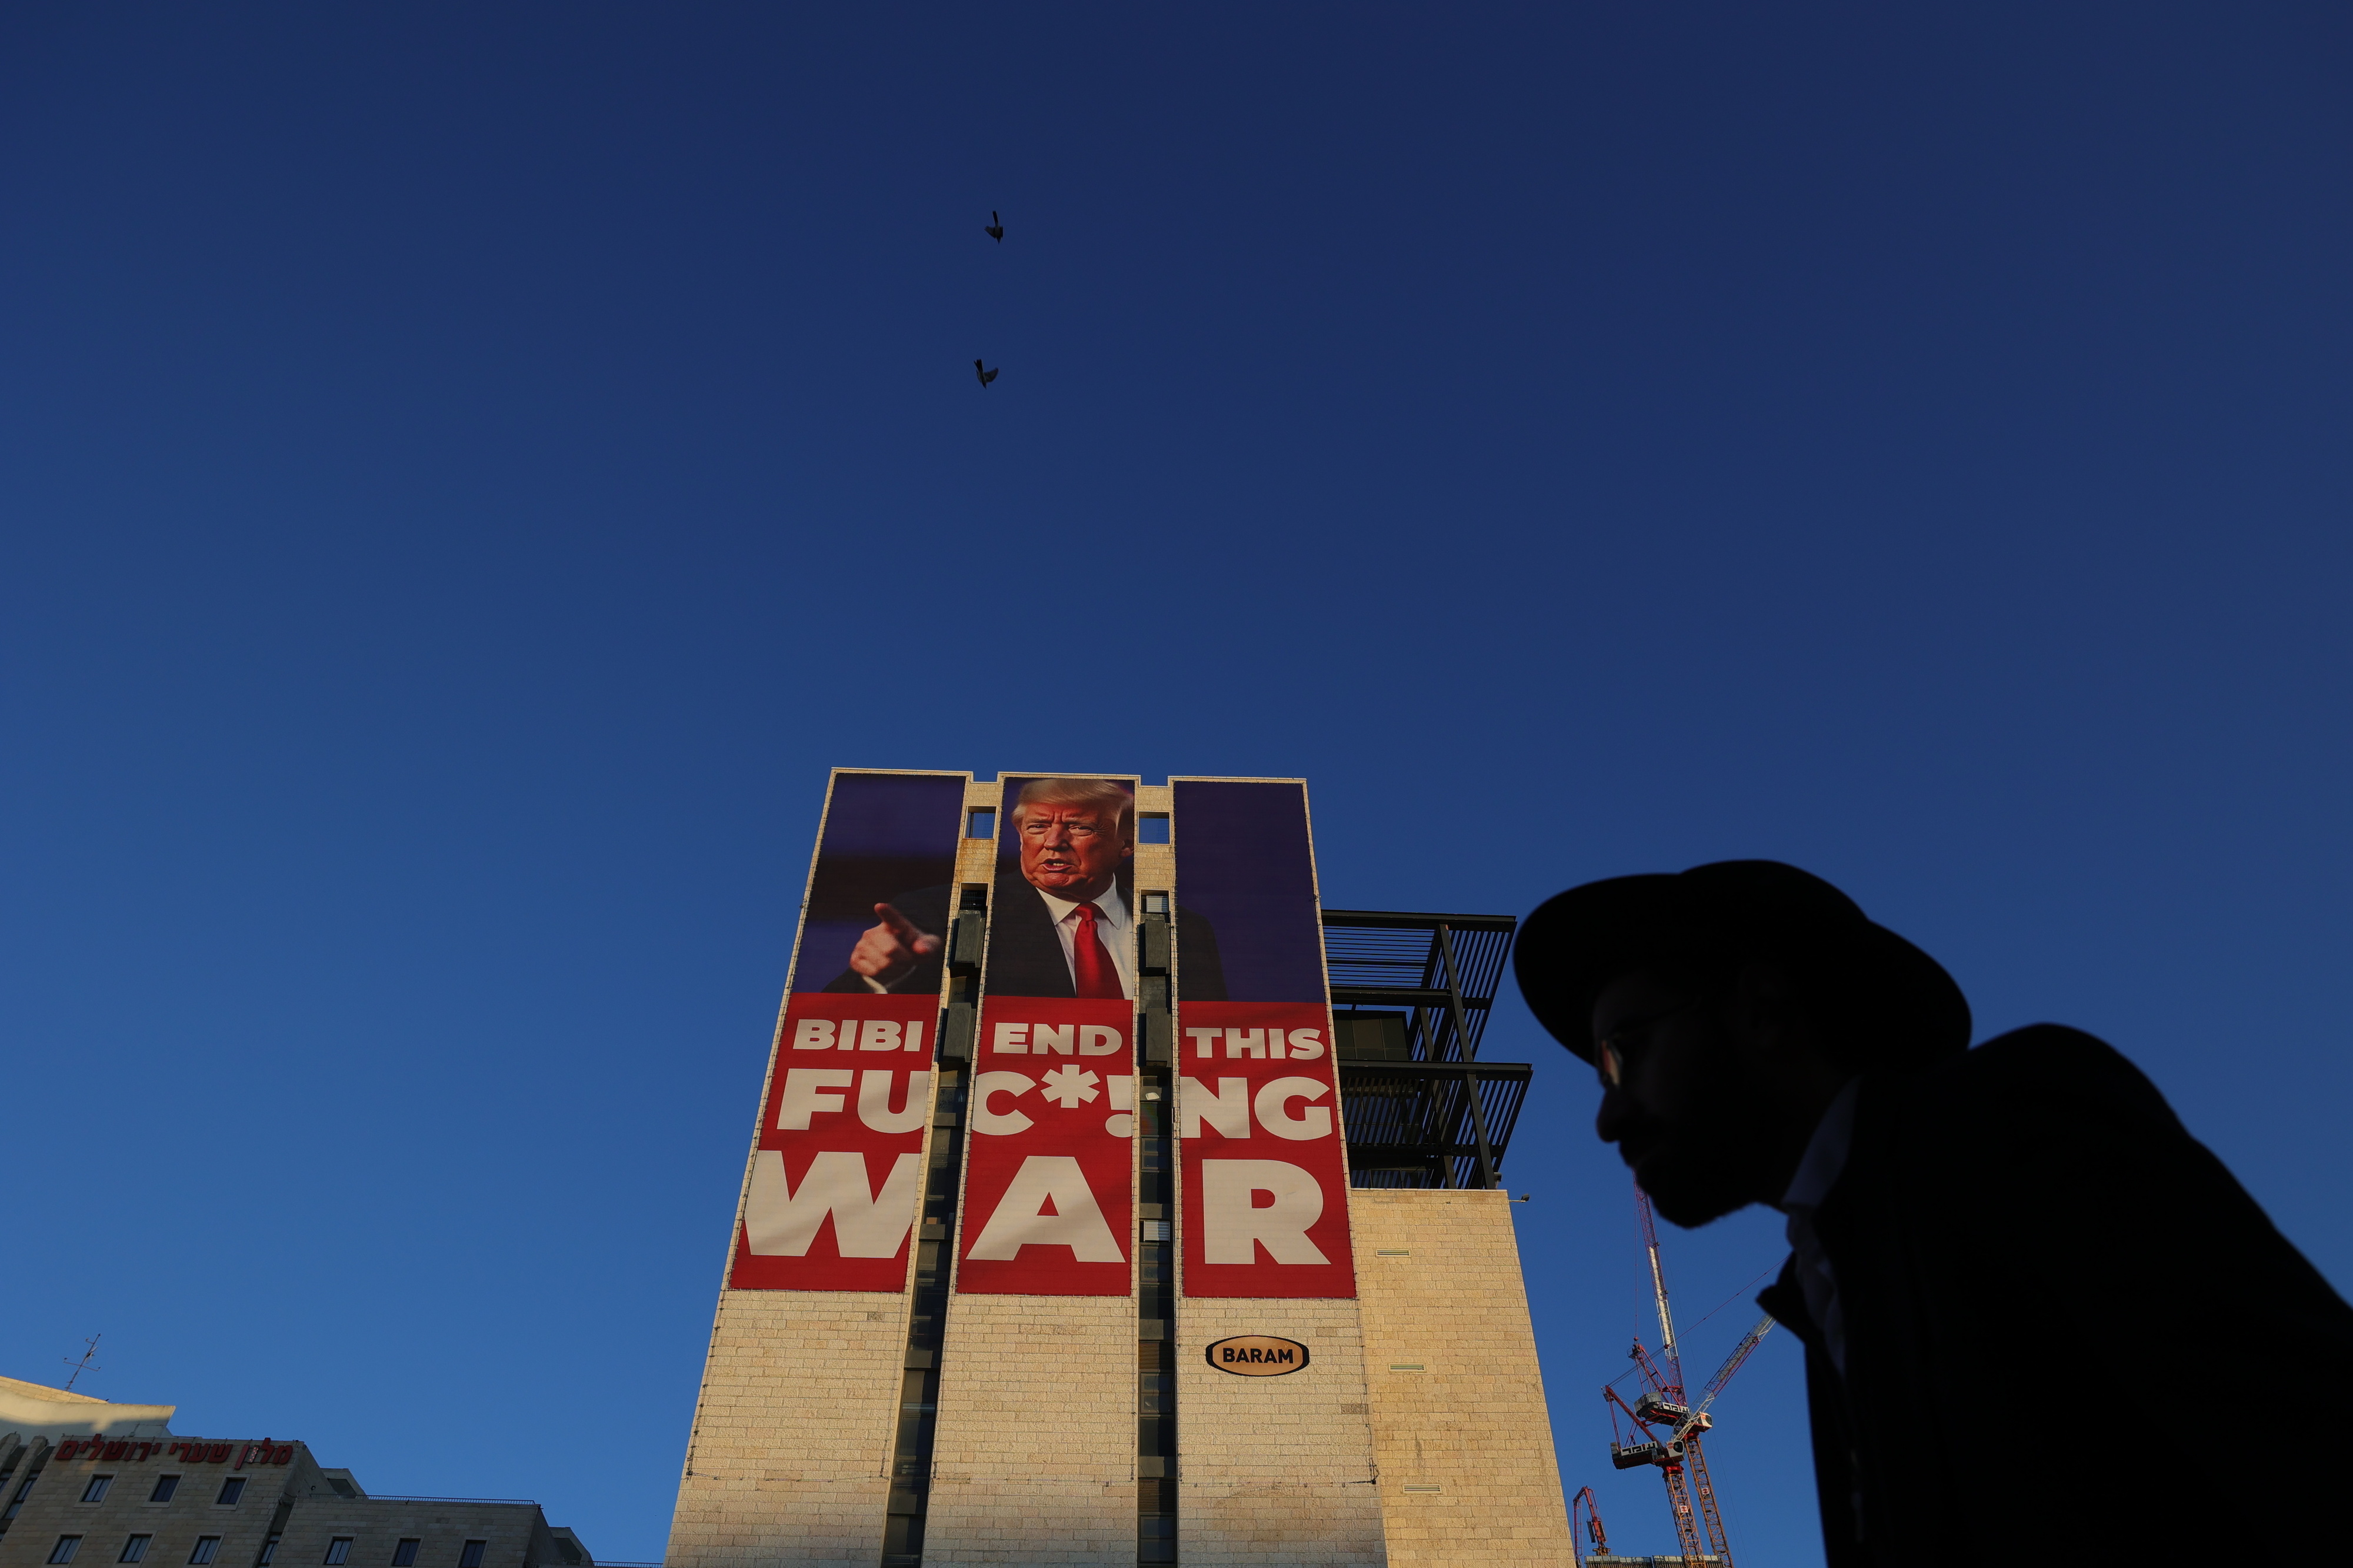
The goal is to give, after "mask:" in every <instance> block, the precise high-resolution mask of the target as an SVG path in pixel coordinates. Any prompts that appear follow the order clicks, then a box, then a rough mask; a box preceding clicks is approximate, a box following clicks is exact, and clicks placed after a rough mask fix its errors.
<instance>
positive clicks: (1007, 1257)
mask: <svg viewBox="0 0 2353 1568" xmlns="http://www.w3.org/2000/svg"><path fill="white" fill-rule="evenodd" d="M1134 1026H1135V1015H1134V1008H1133V1007H1131V1006H1130V1005H1128V1004H1127V1003H1126V1002H1124V1001H1123V1000H1121V999H1119V998H1117V997H1113V998H1109V999H1077V998H1073V999H1070V1000H1059V999H1054V998H1048V997H1038V996H1008V997H991V998H989V999H988V1001H987V1004H986V1005H984V1006H983V1007H982V1009H981V1015H980V1050H979V1053H978V1060H977V1061H976V1063H975V1064H974V1065H975V1070H974V1073H973V1079H972V1094H971V1097H970V1099H969V1100H968V1101H967V1104H968V1105H969V1107H970V1110H971V1119H972V1121H971V1125H972V1141H971V1146H970V1152H968V1153H967V1154H966V1155H965V1189H964V1190H965V1201H964V1212H965V1222H964V1226H963V1228H962V1236H963V1248H962V1256H961V1259H960V1261H959V1264H958V1267H957V1269H956V1289H958V1290H959V1291H965V1292H969V1293H985V1294H990V1295H1018V1296H1125V1295H1127V1294H1129V1293H1130V1291H1131V1289H1132V1286H1131V1283H1130V1280H1129V1277H1128V1256H1129V1249H1128V1246H1127V1240H1128V1238H1129V1237H1132V1236H1134V1234H1135V1215H1134V1205H1133V1203H1132V1202H1131V1193H1132V1191H1133V1181H1134V1178H1133V1175H1132V1166H1133V1151H1134V1139H1135V1115H1134V1111H1135V1055H1134V1034H1135V1028H1134Z"/></svg>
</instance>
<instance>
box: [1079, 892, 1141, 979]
mask: <svg viewBox="0 0 2353 1568" xmlns="http://www.w3.org/2000/svg"><path fill="white" fill-rule="evenodd" d="M1075 912H1076V913H1077V915H1078V917H1079V929H1078V931H1076V932H1074V933H1073V934H1072V936H1071V974H1072V976H1073V977H1074V978H1075V979H1076V980H1077V981H1078V988H1079V994H1080V995H1082V996H1110V997H1122V996H1125V995H1126V994H1127V993H1126V992H1125V991H1124V990H1123V989H1122V988H1121V986H1120V984H1119V966H1118V965H1117V964H1115V963H1113V962H1112V961H1111V950H1110V949H1109V948H1107V947H1105V946H1103V938H1102V936H1100V935H1099V934H1097V932H1096V931H1095V921H1098V920H1100V919H1102V918H1103V911H1102V910H1099V909H1097V908H1095V907H1094V905H1092V904H1081V905H1080V906H1079V907H1078V909H1077V910H1076V911H1075Z"/></svg>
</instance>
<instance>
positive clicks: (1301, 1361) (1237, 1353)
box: [1202, 1334, 1307, 1377]
mask: <svg viewBox="0 0 2353 1568" xmlns="http://www.w3.org/2000/svg"><path fill="white" fill-rule="evenodd" d="M1202 1353H1203V1355H1204V1357H1205V1358H1206V1359H1207V1360H1208V1363H1209V1364H1210V1365H1211V1366H1214V1367H1216V1368H1217V1369H1218V1370H1219V1372H1230V1373H1233V1374H1234V1375H1235V1376H1237V1377H1282V1376H1284V1375H1286V1374H1288V1373H1294V1372H1297V1371H1298V1370H1299V1369H1300V1368H1301V1367H1303V1366H1305V1365H1306V1364H1307V1347H1306V1346H1305V1345H1303V1344H1301V1343H1300V1342H1298V1341H1297V1340H1282V1339H1277V1338H1275V1337H1274V1336H1273V1335H1272V1334H1236V1335H1235V1336H1234V1337H1233V1338H1231V1339H1228V1340H1216V1341H1213V1342H1211V1343H1210V1344H1209V1346H1208V1349H1207V1350H1206V1351H1205V1352H1202Z"/></svg>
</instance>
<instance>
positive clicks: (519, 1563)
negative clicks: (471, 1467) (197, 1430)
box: [0, 1378, 596, 1568]
mask: <svg viewBox="0 0 2353 1568" xmlns="http://www.w3.org/2000/svg"><path fill="white" fill-rule="evenodd" d="M174 1409H175V1407H174V1406H173V1405H118V1404H114V1403H111V1402H110V1401H107V1400H102V1399H92V1398H90V1396H89V1395H87V1394H73V1393H69V1392H68V1391H66V1390H64V1389H57V1388H44V1387H42V1386H41V1385H39V1384H31V1383H20V1382H18V1381H16V1379H14V1378H0V1498H5V1505H0V1568H35V1565H37V1564H39V1565H44V1568H47V1565H54V1568H104V1565H112V1564H139V1565H142V1568H183V1565H186V1568H296V1565H298V1564H299V1565H301V1568H311V1565H312V1564H319V1565H321V1568H595V1563H596V1560H595V1559H594V1558H593V1557H591V1556H590V1555H589V1554H588V1551H587V1549H586V1547H584V1546H582V1545H581V1544H580V1540H579V1537H577V1536H575V1534H573V1533H572V1531H569V1530H565V1529H560V1528H555V1527H551V1526H550V1525H549V1524H548V1522H547V1519H546V1516H545V1515H544V1514H543V1513H542V1512H541V1511H540V1508H539V1505H538V1504H537V1503H535V1502H527V1501H521V1500H498V1499H482V1498H410V1497H371V1496H369V1495H368V1493H367V1492H366V1490H365V1489H363V1488H362V1487H361V1486H360V1484H359V1482H358V1481H357V1480H356V1479H353V1476H352V1473H351V1472H350V1471H349V1470H345V1469H336V1468H330V1467H327V1466H322V1465H321V1464H320V1463H319V1462H318V1461H317V1460H316V1459H315V1458H312V1457H311V1450H310V1447H309V1446H308V1445H307V1444H304V1443H301V1442H299V1441H296V1440H294V1439H290V1438H281V1437H267V1436H264V1437H210V1436H181V1435H179V1434H176V1433H174V1432H173V1431H172V1429H171V1426H170V1421H171V1417H172V1415H173V1414H174Z"/></svg>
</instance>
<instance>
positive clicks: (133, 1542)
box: [115, 1535, 155, 1563]
mask: <svg viewBox="0 0 2353 1568" xmlns="http://www.w3.org/2000/svg"><path fill="white" fill-rule="evenodd" d="M154 1539H155V1538H154V1537H153V1536H152V1535H134V1536H132V1538H131V1539H130V1540H128V1541H126V1542H123V1543H122V1555H121V1556H120V1557H118V1558H116V1559H115V1561H116V1562H117V1563H144V1562H145V1561H146V1560H147V1543H148V1542H151V1541H153V1540H154Z"/></svg>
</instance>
